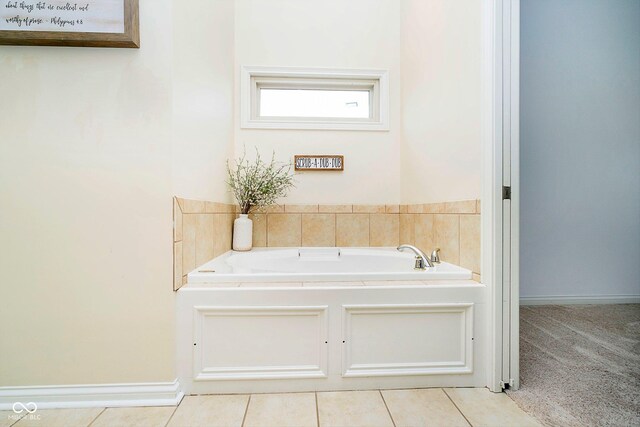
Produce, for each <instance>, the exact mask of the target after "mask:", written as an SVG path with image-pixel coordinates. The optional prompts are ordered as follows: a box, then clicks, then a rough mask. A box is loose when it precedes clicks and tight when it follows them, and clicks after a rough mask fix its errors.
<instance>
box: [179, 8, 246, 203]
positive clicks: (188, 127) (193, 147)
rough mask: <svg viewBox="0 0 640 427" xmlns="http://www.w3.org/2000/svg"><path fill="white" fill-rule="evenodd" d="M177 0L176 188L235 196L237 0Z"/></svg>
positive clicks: (193, 194) (209, 196) (187, 193)
mask: <svg viewBox="0 0 640 427" xmlns="http://www.w3.org/2000/svg"><path fill="white" fill-rule="evenodd" d="M173 3H174V4H175V5H176V7H174V8H173V64H172V65H173V144H174V146H173V153H172V154H173V156H172V161H173V194H178V195H180V196H182V197H189V198H193V199H203V200H214V199H215V200H219V201H230V200H231V195H230V193H229V192H227V188H226V184H225V181H226V176H227V174H226V169H225V167H224V164H225V160H226V159H227V158H229V157H232V155H233V154H232V153H233V108H234V99H233V82H234V68H233V58H234V46H233V40H234V19H233V14H234V1H233V0H189V7H184V1H180V0H173ZM177 5H180V6H177Z"/></svg>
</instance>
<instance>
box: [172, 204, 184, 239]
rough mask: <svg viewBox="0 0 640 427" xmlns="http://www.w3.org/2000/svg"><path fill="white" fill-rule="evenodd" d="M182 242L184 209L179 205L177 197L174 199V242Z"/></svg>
mask: <svg viewBox="0 0 640 427" xmlns="http://www.w3.org/2000/svg"><path fill="white" fill-rule="evenodd" d="M181 240H182V209H180V205H179V204H178V199H177V197H174V198H173V241H174V242H179V241H181Z"/></svg>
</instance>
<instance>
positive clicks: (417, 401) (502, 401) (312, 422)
mask: <svg viewBox="0 0 640 427" xmlns="http://www.w3.org/2000/svg"><path fill="white" fill-rule="evenodd" d="M34 415H38V418H39V419H33V418H34V417H33V416H30V417H28V416H25V417H23V418H22V419H16V418H15V415H14V414H13V412H11V411H0V427H9V426H15V427H28V426H46V427H57V426H61V427H87V426H91V427H104V426H108V427H125V426H140V427H142V426H144V427H151V426H160V427H164V426H167V427H179V426H180V427H181V426H190V427H200V426H207V427H208V426H229V427H232V426H237V427H242V426H244V427H249V426H251V427H260V426H268V427H287V426H293V427H306V426H314V427H318V426H320V427H323V426H345V427H346V426H349V427H352V426H353V427H356V426H357V427H364V426H367V427H377V426H380V427H383V426H384V427H387V426H388V427H400V426H420V427H428V426H446V427H450V426H451V427H455V426H500V427H502V426H518V427H527V426H539V425H540V424H539V423H538V422H537V421H536V420H535V419H534V418H532V417H531V416H529V415H528V414H527V413H525V412H523V411H522V410H521V409H520V408H518V406H517V405H516V404H515V403H514V402H513V401H512V400H511V399H510V398H509V397H508V396H507V395H506V394H504V393H498V394H496V393H491V392H490V391H488V390H487V389H482V388H457V389H449V388H448V389H419V390H383V391H378V390H370V391H341V392H318V393H283V394H252V395H212V396H186V397H185V398H184V399H183V400H182V402H181V403H180V405H179V406H177V407H173V406H170V407H141V408H106V409H104V408H85V409H43V410H38V411H37V412H36V413H35V414H34Z"/></svg>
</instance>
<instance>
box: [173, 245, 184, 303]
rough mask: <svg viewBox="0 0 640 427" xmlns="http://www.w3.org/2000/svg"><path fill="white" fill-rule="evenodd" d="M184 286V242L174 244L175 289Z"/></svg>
mask: <svg viewBox="0 0 640 427" xmlns="http://www.w3.org/2000/svg"><path fill="white" fill-rule="evenodd" d="M181 286H182V242H175V243H174V244H173V290H174V291H177V290H178V289H180V287H181Z"/></svg>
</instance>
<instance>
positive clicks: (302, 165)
mask: <svg viewBox="0 0 640 427" xmlns="http://www.w3.org/2000/svg"><path fill="white" fill-rule="evenodd" d="M294 166H295V170H297V171H342V170H344V156H339V155H296V156H294Z"/></svg>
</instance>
